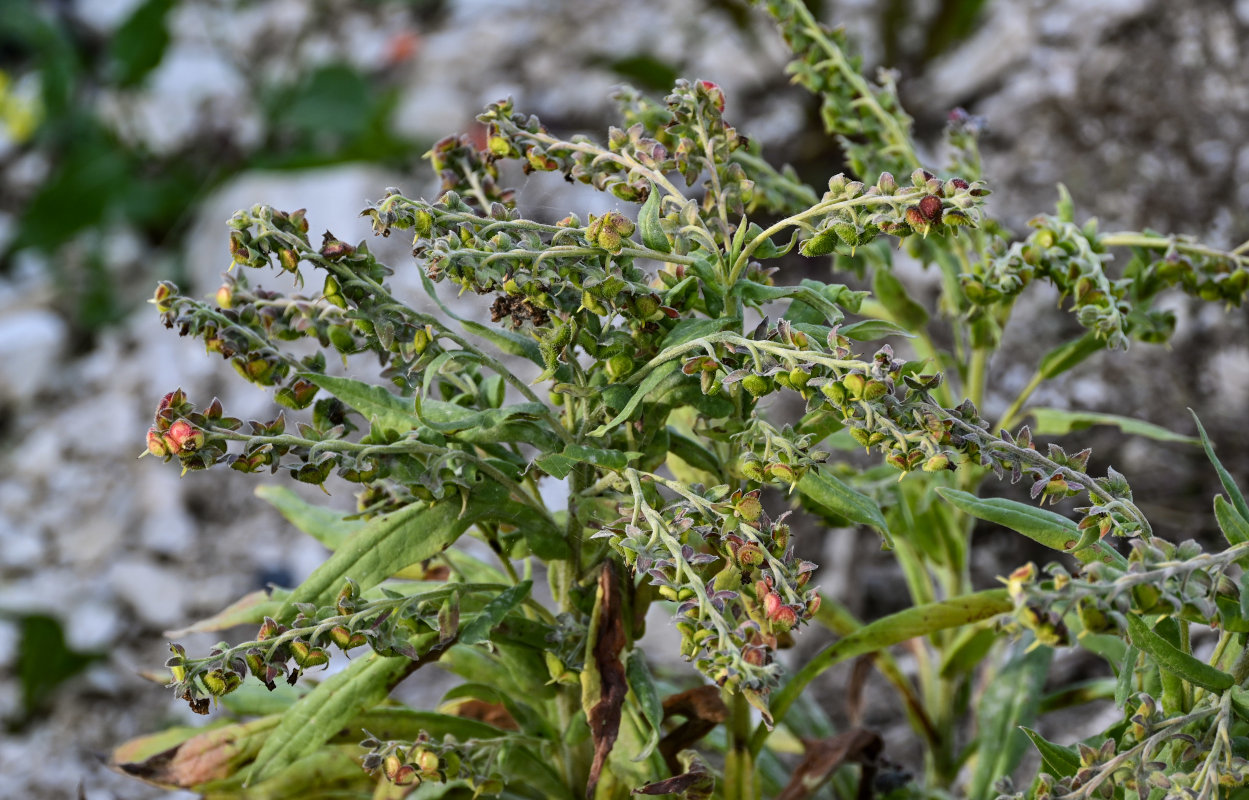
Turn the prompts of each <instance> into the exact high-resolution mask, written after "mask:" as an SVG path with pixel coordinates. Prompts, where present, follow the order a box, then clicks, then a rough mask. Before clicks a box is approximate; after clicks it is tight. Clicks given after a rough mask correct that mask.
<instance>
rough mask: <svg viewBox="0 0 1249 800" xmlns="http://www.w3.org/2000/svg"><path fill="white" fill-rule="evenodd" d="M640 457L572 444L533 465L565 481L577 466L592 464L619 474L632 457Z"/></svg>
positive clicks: (542, 457) (538, 459) (536, 460)
mask: <svg viewBox="0 0 1249 800" xmlns="http://www.w3.org/2000/svg"><path fill="white" fill-rule="evenodd" d="M638 455H641V454H640V453H624V452H621V451H620V450H603V449H601V448H597V447H585V446H583V445H579V444H570V445H565V447H564V450H563V451H562V452H559V453H548V454H546V455H544V456H540V457H538V458H536V459H534V462H533V463H534V464H537V465H538V467H539V468H540V469H541V470H542V471H543V472H545V473H547V474H548V475H551V476H552V477H555V478H558V479H560V480H563V479H564V478H565V477H567V476H568V473H570V472H572V468H573V467H574V466H576V465H577V464H592V465H594V466H596V467H601V468H603V469H609V470H611V471H613V472H619V471H620V470H622V469H624V468H625V467H627V466H628V465H629V458H630V456H634V457H636V456H638Z"/></svg>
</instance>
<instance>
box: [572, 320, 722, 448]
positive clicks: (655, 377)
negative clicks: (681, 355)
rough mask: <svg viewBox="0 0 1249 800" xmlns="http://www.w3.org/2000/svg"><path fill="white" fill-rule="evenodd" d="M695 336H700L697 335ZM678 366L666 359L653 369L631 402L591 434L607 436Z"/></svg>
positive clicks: (630, 399) (635, 392) (595, 436)
mask: <svg viewBox="0 0 1249 800" xmlns="http://www.w3.org/2000/svg"><path fill="white" fill-rule="evenodd" d="M693 338H698V337H697V336H695V337H693ZM678 367H679V365H678V364H677V362H675V361H665V362H664V363H662V364H660V365H659V366H658V367H655V369H653V370H651V373H650V374H649V375H647V376H646V377H645V378H644V379H642V382H641V383H640V384H638V388H637V389H635V390H634V391H633V395H632V396H631V397H630V398H629V402H627V403H625V405H624V408H622V409H620V413H619V414H617V415H616V416H614V417H612V418H611V419H610V420H608V421H607V422H605V423H603V424H602V425H600V426H598V427H597V428H595V429H594V430H592V431H590V436H591V437H594V438H597V437H599V436H606V435H607V433H608V432H609V431H610V430H611V429H612V428H614V427H616V426H617V425H619V424H620V423H622V422H624V421H625V420H627V419H629V417H631V416H632V415H633V412H634V411H636V410H637V407H638V406H639V405H641V404H642V401H643V400H645V399H646V396H647V395H648V394H650V393H651V391H652V390H653V389H654V388H655V387H656V386H658V385H659V384H660V383H662V382H663V380H664V379H665V378H667V377H668V376H669V375H672V374H673V373H674V372H676V371H677V370H678Z"/></svg>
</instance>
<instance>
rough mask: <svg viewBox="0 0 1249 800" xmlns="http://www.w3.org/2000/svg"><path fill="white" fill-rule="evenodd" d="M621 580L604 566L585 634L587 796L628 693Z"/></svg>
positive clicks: (604, 759)
mask: <svg viewBox="0 0 1249 800" xmlns="http://www.w3.org/2000/svg"><path fill="white" fill-rule="evenodd" d="M622 615H623V609H622V607H621V598H620V579H619V578H617V577H616V569H615V566H614V565H613V562H611V561H606V562H604V563H603V569H602V571H601V572H600V573H599V579H598V591H597V593H596V594H595V598H594V613H593V616H592V617H591V618H590V629H589V631H588V632H587V633H586V660H585V668H584V669H583V670H582V671H581V705H582V707H583V708H585V716H586V722H587V723H589V726H590V737H591V739H592V740H593V742H594V762H593V763H592V764H591V765H590V776H589V780H588V783H587V785H586V797H593V796H594V789H595V787H596V786H597V785H598V781H599V777H600V776H601V775H602V772H603V767H604V766H605V765H606V764H607V757H608V756H609V755H611V749H612V746H613V745H615V743H616V737H617V736H618V735H619V733H620V716H621V708H622V707H623V706H624V701H625V696H626V695H627V694H628V691H629V683H628V680H627V679H626V676H625V667H624V662H622V661H621V660H620V654H621V653H622V652H623V651H624V647H625V631H624V618H623V616H622Z"/></svg>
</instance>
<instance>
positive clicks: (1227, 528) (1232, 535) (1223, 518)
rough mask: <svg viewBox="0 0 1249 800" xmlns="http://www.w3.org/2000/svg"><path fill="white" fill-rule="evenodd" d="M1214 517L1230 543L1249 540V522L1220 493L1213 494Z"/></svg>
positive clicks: (1240, 542)
mask: <svg viewBox="0 0 1249 800" xmlns="http://www.w3.org/2000/svg"><path fill="white" fill-rule="evenodd" d="M1214 518H1215V520H1217V521H1218V523H1219V530H1221V531H1223V536H1224V537H1225V538H1226V539H1227V541H1228V543H1230V544H1243V543H1244V542H1249V522H1247V521H1245V518H1244V517H1242V516H1240V514H1239V513H1238V512H1237V511H1236V509H1235V508H1234V507H1233V506H1232V504H1231V503H1229V502H1227V498H1225V497H1224V496H1223V495H1221V494H1216V495H1215V496H1214Z"/></svg>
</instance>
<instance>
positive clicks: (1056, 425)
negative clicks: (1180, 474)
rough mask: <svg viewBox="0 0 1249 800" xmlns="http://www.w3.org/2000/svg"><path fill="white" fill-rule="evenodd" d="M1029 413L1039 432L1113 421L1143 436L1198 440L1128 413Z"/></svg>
mask: <svg viewBox="0 0 1249 800" xmlns="http://www.w3.org/2000/svg"><path fill="white" fill-rule="evenodd" d="M1028 414H1030V415H1031V416H1032V417H1033V419H1035V420H1036V423H1035V424H1034V425H1033V426H1032V432H1033V433H1035V434H1037V435H1040V436H1062V435H1064V434H1068V433H1071V432H1072V431H1082V430H1084V429H1085V428H1091V427H1092V426H1094V425H1113V426H1115V427H1116V428H1118V429H1119V430H1121V431H1123V432H1124V433H1130V434H1133V435H1135V436H1144V437H1146V438H1147V439H1153V440H1154V441H1157V442H1185V443H1187V444H1196V443H1197V441H1198V440H1197V439H1196V438H1195V437H1192V436H1184V435H1183V434H1179V433H1174V432H1173V431H1169V430H1167V429H1166V428H1164V427H1162V426H1161V425H1154V424H1153V423H1151V422H1143V421H1141V420H1139V419H1132V418H1131V417H1122V416H1119V415H1118V414H1099V413H1095V412H1092V411H1065V410H1063V409H1060V408H1030V409H1028Z"/></svg>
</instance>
